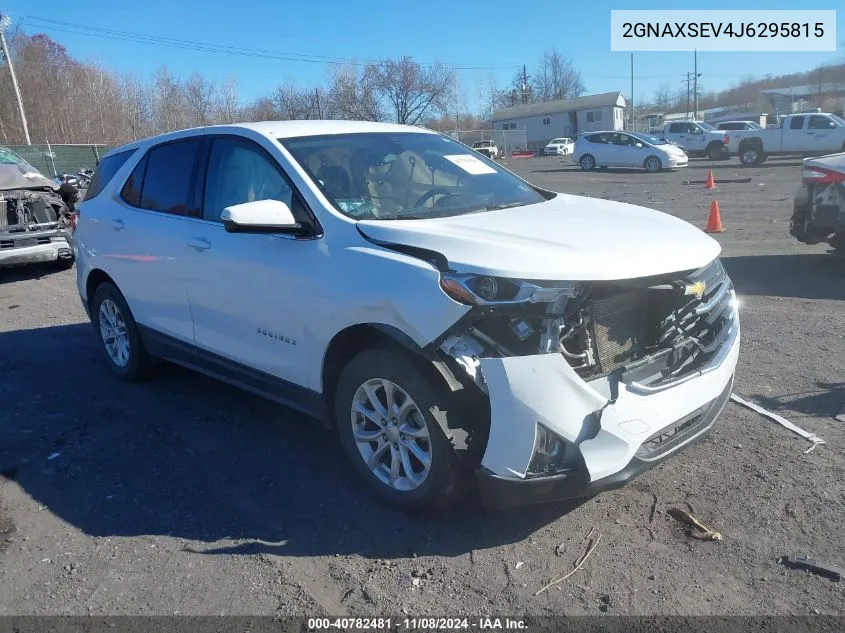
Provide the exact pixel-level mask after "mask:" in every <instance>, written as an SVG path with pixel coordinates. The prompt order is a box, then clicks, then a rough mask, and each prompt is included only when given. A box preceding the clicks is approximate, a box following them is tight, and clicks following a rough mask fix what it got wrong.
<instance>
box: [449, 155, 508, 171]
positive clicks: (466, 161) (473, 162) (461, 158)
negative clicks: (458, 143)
mask: <svg viewBox="0 0 845 633" xmlns="http://www.w3.org/2000/svg"><path fill="white" fill-rule="evenodd" d="M443 158H445V159H446V160H448V161H449V162H450V163H454V164H455V165H457V166H458V167H460V168H461V169H463V170H464V171H465V172H466V173H468V174H472V175H473V176H480V175H482V174H495V173H497V172H496V170H495V169H493V168H492V167H490V166H489V165H485V164H484V163H483V162H482V161H480V160H479V159H478V158H476V157H475V156H473V155H472V154H451V155H449V156H444V157H443Z"/></svg>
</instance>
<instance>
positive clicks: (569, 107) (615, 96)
mask: <svg viewBox="0 0 845 633" xmlns="http://www.w3.org/2000/svg"><path fill="white" fill-rule="evenodd" d="M624 113H625V97H623V96H622V93H621V92H605V93H602V94H597V95H587V96H584V97H578V98H577V99H558V100H555V101H546V102H543V103H530V104H527V105H518V106H514V107H512V108H505V109H504V110H499V111H498V112H496V113H495V114H493V117H492V120H493V129H494V130H525V140H526V143H527V145H528V147H530V148H533V149H536V148H538V147H542V146H544V145H545V144H546V143H548V142H549V141H550V140H552V139H553V138H558V137H561V136H568V137H570V138H575V137H576V136H577V135H578V134H579V133H581V132H593V131H595V130H621V129H623V128H624V125H625V116H624Z"/></svg>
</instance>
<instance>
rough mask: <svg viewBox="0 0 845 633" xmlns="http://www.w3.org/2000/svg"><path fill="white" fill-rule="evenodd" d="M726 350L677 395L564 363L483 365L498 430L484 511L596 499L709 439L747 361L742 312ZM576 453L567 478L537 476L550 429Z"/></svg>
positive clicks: (549, 357) (495, 361)
mask: <svg viewBox="0 0 845 633" xmlns="http://www.w3.org/2000/svg"><path fill="white" fill-rule="evenodd" d="M732 310H734V315H733V316H734V318H733V323H732V326H731V331H730V335H729V337H728V339H727V340H726V341H725V342H724V344H723V346H722V347H721V348H720V349H719V351H718V352H717V353H716V354H715V355H714V356H713V358H712V359H711V360H710V361H709V362H708V363H707V364H706V365H705V366H703V367H701V368H699V369H697V370H695V371H693V372H692V373H690V374H688V375H685V376H683V377H682V378H678V379H676V380H675V381H674V382H672V383H671V384H669V385H664V386H648V385H645V384H641V383H639V382H637V381H635V380H628V381H627V383H626V382H624V381H623V382H620V383H618V385H617V388H618V393H617V394H616V398H615V399H612V397H611V392H612V389H611V388H610V382H609V380H608V379H607V378H602V379H598V380H595V381H592V382H585V381H583V380H582V379H581V378H580V377H579V376H578V375H577V374H576V373H575V372H574V370H572V369H571V368H570V367H569V365H568V364H567V363H566V361H565V360H564V359H563V358H562V357H560V356H559V355H556V354H546V355H539V356H530V357H513V358H490V359H481V368H482V371H483V372H484V376H485V379H486V380H487V384H488V389H489V394H490V402H491V426H490V435H489V438H488V442H487V447H486V450H485V453H484V457H483V459H482V463H481V468H479V469H478V471H477V473H476V478H477V481H478V487H479V492H480V496H481V499H482V502H483V503H484V505H486V506H488V507H491V508H496V509H503V508H508V507H513V506H518V505H525V504H531V503H539V502H546V501H555V500H562V499H574V498H581V497H588V496H591V495H593V494H596V493H598V492H602V491H605V490H610V489H613V488H618V487H620V486H622V485H624V484H625V483H626V482H627V481H629V480H630V479H632V478H633V477H635V476H637V475H638V474H640V473H641V472H644V471H645V470H648V469H649V468H651V467H652V466H655V465H656V464H658V463H660V462H661V461H663V460H664V459H666V458H668V457H669V456H670V455H673V454H674V453H676V452H677V451H679V450H681V449H683V448H685V447H686V446H688V445H690V444H692V443H694V442H695V441H697V440H699V439H701V438H702V437H704V436H705V435H706V434H707V432H708V431H710V429H712V427H713V426H714V424H715V422H716V420H717V418H718V416H719V414H720V413H721V412H722V410H723V409H724V407H725V405H726V403H727V401H728V399H729V398H730V394H731V390H732V387H733V378H734V371H735V368H736V363H737V358H738V355H739V344H740V331H739V319H738V315H737V314H736V312H735V310H736V307H735V306H734V307H733V308H732ZM541 426H542V427H543V428H545V429H547V430H548V431H551V433H553V434H554V435H555V436H557V437H558V438H560V439H561V440H562V441H563V442H564V443H565V444H566V447H567V451H568V452H569V455H570V456H569V458H568V460H567V462H568V463H567V468H566V469H565V472H563V474H553V475H550V476H545V475H537V474H533V475H532V474H531V473H530V472H529V467H530V464H531V462H532V459H533V457H534V456H535V453H536V444H537V439H538V434H539V433H540V427H541Z"/></svg>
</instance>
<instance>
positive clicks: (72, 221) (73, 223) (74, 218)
mask: <svg viewBox="0 0 845 633" xmlns="http://www.w3.org/2000/svg"><path fill="white" fill-rule="evenodd" d="M78 221H79V212H78V211H74V212H73V213H71V214H70V228H71V230H72V231H76V223H77V222H78Z"/></svg>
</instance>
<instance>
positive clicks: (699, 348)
mask: <svg viewBox="0 0 845 633" xmlns="http://www.w3.org/2000/svg"><path fill="white" fill-rule="evenodd" d="M652 281H653V280H643V281H642V284H641V285H642V287H635V288H633V289H632V288H630V287H627V288H623V287H621V286H619V285H618V284H617V286H616V287H614V286H604V287H601V288H598V287H597V288H594V293H593V294H592V295H591V298H589V299H588V301H587V305H588V313H589V319H588V324H589V325H588V326H587V327H588V328H589V331H590V336H589V337H588V338H587V340H586V342H585V343H586V345H587V347H589V348H591V349H592V351H593V354H594V356H595V358H594V359H593V362H589V363H582V364H579V365H576V366H575V367H576V369H577V370H578V371H579V373H580V374H581V375H582V376H585V377H586V376H598V375H602V374H605V375H606V374H609V373H611V372H614V371H615V370H617V369H620V368H623V371H627V370H628V369H630V368H631V367H634V366H637V365H642V363H644V362H651V361H649V360H643V361H642V362H639V363H638V361H641V359H648V358H650V357H653V356H654V355H656V354H659V355H660V356H661V358H662V359H663V362H664V365H665V368H664V369H663V370H662V373H663V375H662V377H658V378H659V379H668V378H675V377H679V376H682V375H684V374H685V373H687V372H689V371H692V370H694V369H695V368H696V367H697V366H700V365H701V364H702V363H703V362H705V361H706V360H707V359H709V358H711V357H712V356H713V354H715V353H716V352H718V350H719V349H720V348H721V346H722V345H723V344H724V343H725V341H726V340H727V339H728V337H729V336H730V334H731V331H732V328H733V315H734V310H733V309H732V299H733V292H732V291H733V285H732V284H731V281H730V279H729V278H728V276H727V274H726V273H725V269H724V268H723V266H722V264H721V263H720V262H719V261H718V260H715V261H713V262H712V263H711V264H709V265H708V266H705V267H704V268H702V269H700V270H697V271H695V272H693V273H690V274H688V275H684V276H683V277H682V278H680V279H679V278H675V279H674V280H673V279H671V278H669V280H668V281H667V280H666V279H661V280H660V281H659V282H654V283H652ZM702 284H703V287H704V291H703V293H702V295H701V296H700V297H697V296H696V295H695V294H692V293H693V291H694V290H695V289H697V290H699V291H700V290H701V287H702ZM569 351H570V352H575V351H577V350H574V349H572V348H571V347H570V349H569ZM570 358H573V357H572V356H570Z"/></svg>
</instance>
